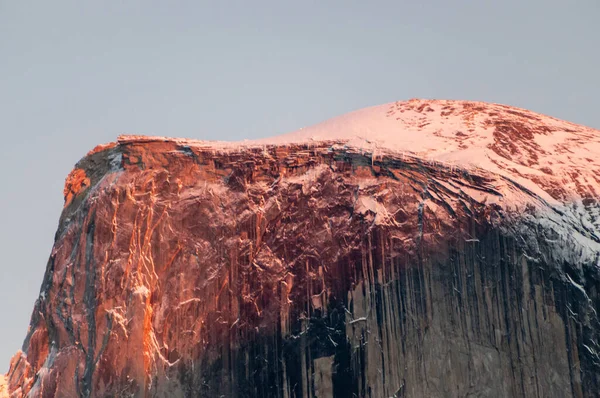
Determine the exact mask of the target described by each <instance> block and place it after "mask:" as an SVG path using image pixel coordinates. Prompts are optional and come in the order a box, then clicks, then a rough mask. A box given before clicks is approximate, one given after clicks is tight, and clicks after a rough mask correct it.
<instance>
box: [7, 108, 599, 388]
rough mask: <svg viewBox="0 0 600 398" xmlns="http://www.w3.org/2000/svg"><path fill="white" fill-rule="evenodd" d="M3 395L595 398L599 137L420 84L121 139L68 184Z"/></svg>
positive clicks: (79, 168) (86, 161)
mask: <svg viewBox="0 0 600 398" xmlns="http://www.w3.org/2000/svg"><path fill="white" fill-rule="evenodd" d="M64 195H65V208H64V210H63V213H62V215H61V219H60V221H59V228H58V231H57V234H56V242H55V245H54V248H53V250H52V253H51V255H50V259H49V262H48V266H47V269H46V274H45V276H44V280H43V283H42V287H41V291H40V296H39V298H38V300H37V301H36V304H35V308H34V311H33V314H32V318H31V324H30V328H29V331H28V333H27V336H26V337H25V341H24V343H23V350H22V351H20V352H19V353H17V354H16V355H15V356H14V357H13V359H12V361H11V365H10V370H9V372H8V374H7V375H6V377H7V378H6V381H4V380H2V379H0V396H2V394H3V393H4V394H5V395H6V394H10V396H12V397H24V396H29V397H54V396H82V397H106V396H116V397H122V396H135V397H172V396H174V397H220V396H225V397H288V398H291V397H353V396H356V397H400V396H402V397H424V396H427V397H447V396H471V395H472V396H482V397H485V396H489V397H497V396H503V397H515V396H518V397H532V396H534V397H547V396H561V397H568V396H573V397H594V396H597V391H600V356H599V354H600V346H599V338H600V336H599V334H600V323H599V321H598V313H599V311H600V202H599V197H600V132H599V131H598V130H594V129H591V128H587V127H583V126H579V125H576V124H573V123H568V122H565V121H561V120H557V119H554V118H551V117H548V116H544V115H540V114H536V113H533V112H529V111H526V110H523V109H518V108H513V107H509V106H504V105H497V104H486V103H479V102H467V101H438V100H410V101H406V102H397V103H392V104H387V105H381V106H376V107H373V108H367V109H363V110H360V111H357V112H353V113H350V114H347V115H344V116H341V117H338V118H335V119H331V120H329V121H326V122H324V123H321V124H319V125H316V126H313V127H308V128H304V129H301V130H299V131H297V132H294V133H290V134H285V135H281V136H278V137H273V138H268V139H262V140H254V141H244V142H235V143H231V142H210V141H198V140H186V139H174V138H164V137H143V136H121V137H119V139H118V140H117V142H115V143H111V144H107V145H102V146H98V147H97V148H95V149H94V150H92V151H90V152H89V153H88V154H87V155H86V157H84V158H83V159H82V160H81V161H80V162H79V163H78V164H77V165H76V166H75V169H74V170H73V172H72V173H71V174H70V175H69V177H68V178H67V181H66V184H65V190H64Z"/></svg>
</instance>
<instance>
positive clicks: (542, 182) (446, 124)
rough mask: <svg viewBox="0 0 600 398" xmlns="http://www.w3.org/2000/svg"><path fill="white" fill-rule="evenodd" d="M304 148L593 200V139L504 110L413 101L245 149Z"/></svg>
mask: <svg viewBox="0 0 600 398" xmlns="http://www.w3.org/2000/svg"><path fill="white" fill-rule="evenodd" d="M307 141H342V142H345V143H347V144H348V145H351V146H354V147H359V148H364V149H367V150H370V151H375V153H376V151H398V152H404V153H409V154H413V155H416V156H418V157H421V158H423V159H431V160H435V161H440V162H445V163H448V164H450V165H456V166H458V167H465V168H473V167H476V168H482V169H485V170H488V171H491V172H494V173H499V174H501V175H503V176H506V177H509V178H511V179H512V180H513V181H516V182H519V183H521V184H522V185H523V186H525V187H527V188H528V189H531V190H532V191H534V192H536V193H537V194H539V195H541V196H542V197H543V198H544V199H546V200H549V201H551V202H556V201H564V200H569V199H573V198H574V197H582V196H583V197H588V196H592V197H599V196H600V131H598V130H594V129H591V128H587V127H584V126H580V125H577V124H573V123H569V122H565V121H562V120H558V119H555V118H552V117H549V116H545V115H541V114H537V113H534V112H530V111H527V110H524V109H519V108H514V107H510V106H505V105H498V104H488V103H483V102H470V101H448V100H420V99H413V100H409V101H406V102H395V103H391V104H385V105H379V106H374V107H370V108H366V109H361V110H358V111H355V112H352V113H349V114H346V115H343V116H340V117H336V118H333V119H330V120H327V121H325V122H323V123H320V124H318V125H316V126H312V127H308V128H304V129H301V130H299V131H296V132H293V133H289V134H284V135H281V136H278V137H273V138H268V139H263V140H258V141H254V142H251V143H264V144H285V143H300V142H307Z"/></svg>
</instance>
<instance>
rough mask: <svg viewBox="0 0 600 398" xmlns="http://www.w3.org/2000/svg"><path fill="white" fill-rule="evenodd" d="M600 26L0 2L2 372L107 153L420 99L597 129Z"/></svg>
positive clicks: (422, 10)
mask: <svg viewBox="0 0 600 398" xmlns="http://www.w3.org/2000/svg"><path fill="white" fill-rule="evenodd" d="M425 3H426V4H425ZM599 17H600V2H598V0H572V1H564V0H561V1H558V0H503V1H498V0H488V1H486V0H472V1H466V0H462V1H458V0H457V1H448V0H430V1H427V2H418V1H407V0H406V1H401V0H396V1H372V2H368V1H364V0H361V1H353V0H344V1H335V0H327V1H323V0H320V1H308V0H307V1H300V2H299V1H295V2H292V1H285V0H284V1H281V0H276V1H275V0H273V1H258V0H257V1H252V2H250V1H246V0H244V1H161V2H159V1H151V0H145V1H141V0H140V1H136V0H127V1H117V0H109V1H85V2H84V1H80V0H76V1H75V0H74V1H63V0H55V1H29V0H0V134H1V135H2V141H1V145H0V177H1V181H2V185H1V189H0V212H1V220H2V228H0V252H1V253H2V254H3V258H2V262H1V263H0V308H1V311H2V314H1V315H2V316H1V317H0V319H1V320H0V372H3V371H6V370H8V364H9V359H10V357H11V356H12V354H14V353H15V352H16V350H18V349H19V348H20V347H21V344H22V342H23V339H24V337H25V333H26V330H27V325H28V322H29V318H30V316H31V311H32V308H33V303H34V301H35V299H36V297H37V296H38V293H39V288H40V284H41V281H42V277H43V274H44V270H45V266H46V261H47V259H48V256H49V254H50V249H51V247H52V243H53V238H54V233H55V230H56V227H57V222H58V218H59V215H60V211H61V209H62V204H63V198H62V189H63V183H64V178H65V176H66V175H67V174H68V173H69V171H70V170H71V168H72V167H73V165H74V164H75V162H77V160H79V158H80V157H81V156H83V155H84V154H85V153H86V152H87V151H88V150H89V149H91V148H92V147H94V146H95V145H96V144H99V143H104V142H109V141H113V140H114V139H115V137H116V136H117V135H118V134H120V133H131V134H155V135H171V136H181V137H189V138H199V139H227V140H237V139H243V138H258V137H264V136H269V135H275V134H279V133H283V132H288V131H292V130H296V129H298V128H300V127H303V126H307V125H311V124H314V123H317V122H320V121H322V120H324V119H327V118H329V117H333V116H336V115H339V114H343V113H346V112H348V111H352V110H355V109H358V108H363V107H366V106H371V105H378V104H382V103H386V102H391V101H396V100H402V99H409V98H412V97H424V98H448V99H468V100H482V101H491V102H500V103H505V104H509V105H515V106H520V107H524V108H527V109H531V110H533V111H537V112H541V113H545V114H549V115H552V116H555V117H558V118H562V119H567V120H570V121H573V122H576V123H581V124H586V125H588V126H591V127H595V128H600V111H599V108H598V106H599V101H598V89H599V88H600V72H599V71H600V55H599V54H600V52H599V51H598V45H599V42H598V40H599V39H600V27H599V25H598V19H599Z"/></svg>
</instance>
